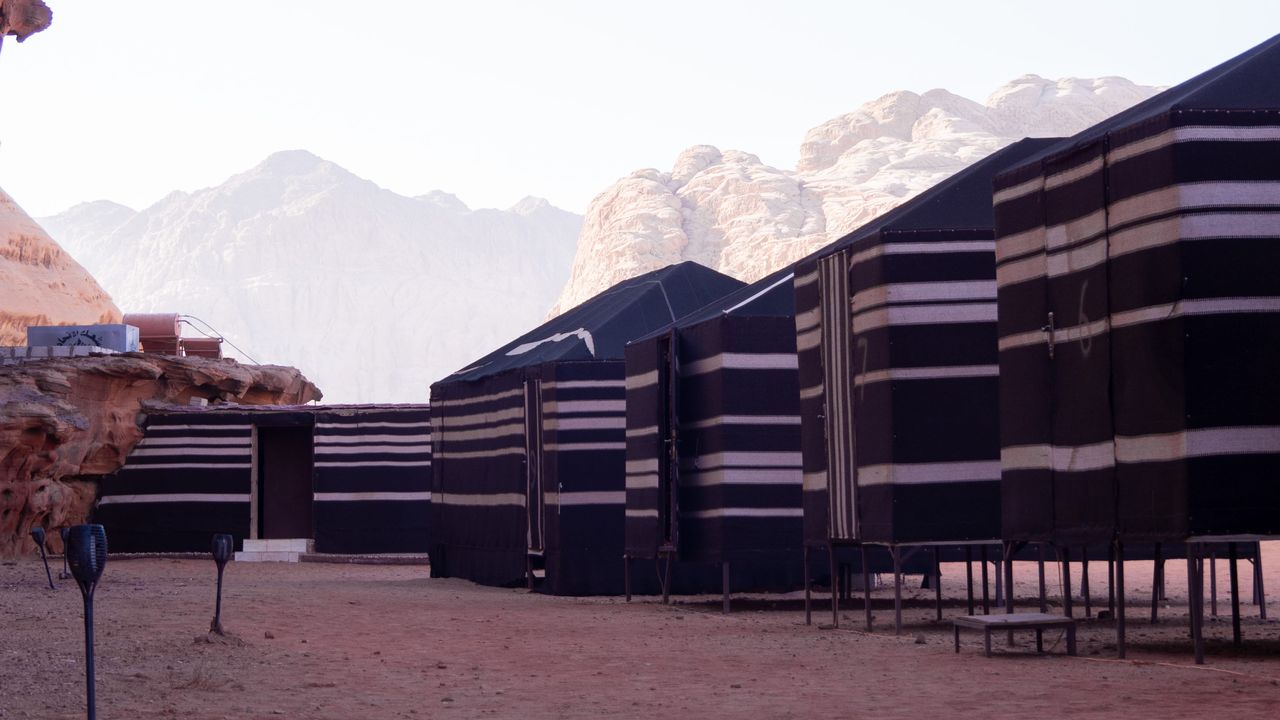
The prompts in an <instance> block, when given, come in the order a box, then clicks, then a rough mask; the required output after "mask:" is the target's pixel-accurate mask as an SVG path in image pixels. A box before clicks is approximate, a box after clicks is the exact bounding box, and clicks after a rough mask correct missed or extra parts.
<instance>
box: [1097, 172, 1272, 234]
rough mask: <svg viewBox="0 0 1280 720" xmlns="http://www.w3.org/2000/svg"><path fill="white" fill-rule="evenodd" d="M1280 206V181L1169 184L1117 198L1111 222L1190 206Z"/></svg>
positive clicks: (1122, 222) (1111, 208)
mask: <svg viewBox="0 0 1280 720" xmlns="http://www.w3.org/2000/svg"><path fill="white" fill-rule="evenodd" d="M1271 205H1275V206H1280V182H1266V181H1256V182H1197V183H1184V184H1182V185H1169V186H1166V187H1163V188H1160V189H1159V190H1152V191H1151V192H1145V193H1142V194H1141V195H1135V196H1133V197H1129V198H1125V199H1123V200H1117V201H1116V202H1114V203H1112V204H1111V205H1110V206H1109V207H1108V208H1107V217H1108V218H1109V219H1110V222H1111V225H1113V226H1115V225H1125V224H1128V223H1130V222H1135V221H1138V220H1142V219H1144V218H1149V217H1154V216H1157V215H1164V214H1166V213H1170V212H1173V211H1175V210H1185V209H1188V208H1209V207H1224V208H1225V207H1230V208H1239V209H1245V208H1248V207H1249V206H1262V207H1266V206H1271Z"/></svg>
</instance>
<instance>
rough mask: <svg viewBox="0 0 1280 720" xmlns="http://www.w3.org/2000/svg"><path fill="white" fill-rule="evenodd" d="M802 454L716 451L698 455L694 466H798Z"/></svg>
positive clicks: (801, 460) (694, 460)
mask: <svg viewBox="0 0 1280 720" xmlns="http://www.w3.org/2000/svg"><path fill="white" fill-rule="evenodd" d="M802 458H803V456H802V455H801V453H798V452H734V451H728V452H718V453H709V454H707V455H699V456H697V457H696V458H694V459H693V466H694V467H706V468H713V467H800V465H801V464H802V462H803V459H802Z"/></svg>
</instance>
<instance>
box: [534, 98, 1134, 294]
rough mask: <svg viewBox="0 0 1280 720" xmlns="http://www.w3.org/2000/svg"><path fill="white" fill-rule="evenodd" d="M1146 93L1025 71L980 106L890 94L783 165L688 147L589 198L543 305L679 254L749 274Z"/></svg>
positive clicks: (835, 122)
mask: <svg viewBox="0 0 1280 720" xmlns="http://www.w3.org/2000/svg"><path fill="white" fill-rule="evenodd" d="M1157 90H1158V88H1152V87H1145V86H1141V85H1135V84H1133V83H1131V82H1129V81H1128V80H1124V79H1122V78H1114V77H1110V78H1099V79H1085V80H1081V79H1075V78H1068V79H1065V80H1057V81H1054V80H1046V79H1044V78H1041V77H1037V76H1035V75H1027V76H1024V77H1021V78H1018V79H1016V80H1014V81H1012V82H1010V83H1008V84H1006V85H1004V86H1003V87H1001V88H999V89H997V90H996V91H995V92H994V93H992V94H991V96H990V97H988V98H987V101H986V102H985V103H978V102H974V101H973V100H969V99H966V98H963V97H960V96H958V95H955V94H952V93H949V92H947V91H946V90H930V91H929V92H926V93H923V94H919V93H914V92H895V93H891V94H889V95H885V96H884V97H882V98H880V99H878V100H875V101H873V102H869V103H867V104H865V105H863V106H862V107H861V108H859V109H858V110H856V111H854V112H851V113H849V114H847V115H841V116H840V117H837V118H833V119H831V120H828V121H827V122H825V123H823V124H821V125H819V126H817V127H815V128H813V129H812V130H810V131H809V132H808V133H806V134H805V137H804V141H803V143H802V144H801V146H800V155H799V161H798V162H797V164H796V167H795V169H794V170H787V169H780V168H775V167H771V166H769V165H766V164H764V163H762V162H761V161H760V159H759V158H758V157H756V156H755V155H752V154H750V153H746V152H739V151H736V150H725V151H723V152H722V151H720V150H718V149H717V148H714V147H711V146H709V145H696V146H694V147H691V148H689V149H688V150H685V151H684V152H683V153H681V155H680V156H679V157H678V158H676V161H675V165H674V166H673V167H672V169H671V170H670V171H669V172H662V171H659V170H654V169H645V170H639V171H637V172H634V173H632V174H631V175H630V176H629V177H625V178H623V179H621V180H619V181H618V182H617V183H616V184H614V186H613V187H611V188H609V189H608V190H606V191H605V192H603V193H601V194H600V195H599V196H598V197H596V198H595V200H593V201H592V203H591V206H590V207H589V208H588V209H587V214H586V217H585V218H584V219H583V225H582V233H581V234H580V235H579V237H578V248H577V254H576V256H575V258H574V262H573V270H572V271H571V275H570V278H569V282H568V284H567V285H566V286H565V288H564V291H563V292H562V293H561V295H560V301H559V303H558V304H557V306H556V308H555V309H554V310H553V311H552V314H555V313H557V312H559V311H562V310H565V309H568V308H571V307H573V306H574V305H576V304H578V303H580V302H582V301H583V300H585V299H587V298H589V297H591V296H592V295H595V294H596V293H598V292H600V291H601V290H603V289H604V288H606V287H609V286H610V285H613V284H614V283H617V282H621V281H622V280H625V279H627V278H629V277H634V276H636V275H639V274H642V273H646V272H649V271H650V270H655V269H657V268H660V267H663V266H665V265H669V264H671V263H678V262H681V261H684V260H696V261H697V262H700V263H702V264H704V265H707V266H708V267H713V268H716V269H717V270H719V271H720V272H723V273H726V274H728V275H732V276H734V277H736V278H738V279H740V280H746V281H748V282H750V281H753V280H756V279H758V278H760V277H762V276H764V275H766V274H768V273H770V272H772V271H773V270H775V269H777V268H779V267H781V266H783V265H786V264H787V263H789V262H792V261H794V260H797V259H799V258H800V257H802V256H804V255H806V254H808V253H810V252H812V251H814V250H816V249H818V248H819V247H822V246H823V245H826V244H827V243H829V242H832V241H834V240H836V239H838V238H839V237H841V236H842V235H845V234H847V233H849V232H850V231H852V230H855V229H857V228H858V227H859V226H861V225H862V224H864V223H866V222H868V221H869V220H871V219H872V218H874V217H876V216H877V215H880V214H881V213H883V212H885V211H886V210H889V209H891V208H893V207H895V206H896V205H898V204H899V203H902V202H903V201H905V200H907V199H909V198H911V197H912V196H913V195H915V194H916V193H918V192H920V191H922V190H924V189H926V188H928V187H930V186H932V185H934V184H936V183H937V182H939V181H940V180H943V179H945V178H946V177H948V176H950V175H952V174H953V173H955V172H957V171H959V170H960V169H962V168H964V167H965V166H967V165H969V164H970V163H973V162H975V161H977V160H980V159H981V158H984V157H986V156H987V155H989V154H991V153H993V152H995V151H996V150H999V149H1000V148H1002V147H1004V146H1005V145H1008V144H1009V143H1011V142H1013V141H1015V140H1018V139H1021V138H1023V137H1028V136H1030V137H1052V136H1060V135H1071V134H1074V133H1076V132H1078V131H1080V130H1082V129H1084V128H1086V127H1088V126H1089V125H1092V124H1094V123H1096V122H1098V121H1100V120H1103V119H1104V118H1106V117H1109V116H1110V115H1113V114H1115V113H1117V112H1119V111H1121V110H1123V109H1125V108H1127V107H1129V106H1130V105H1133V104H1135V103H1137V102H1139V101H1141V100H1144V99H1146V98H1147V97H1150V96H1151V95H1153V94H1155V92H1156V91H1157Z"/></svg>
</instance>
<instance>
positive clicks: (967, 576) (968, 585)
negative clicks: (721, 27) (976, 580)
mask: <svg viewBox="0 0 1280 720" xmlns="http://www.w3.org/2000/svg"><path fill="white" fill-rule="evenodd" d="M964 581H965V589H966V591H967V595H966V598H967V602H968V610H969V614H970V615H972V614H973V546H972V545H965V546H964Z"/></svg>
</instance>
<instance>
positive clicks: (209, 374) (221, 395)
mask: <svg viewBox="0 0 1280 720" xmlns="http://www.w3.org/2000/svg"><path fill="white" fill-rule="evenodd" d="M191 398H205V399H207V400H209V401H210V402H232V403H240V404H244V405H294V404H301V403H306V402H310V401H312V400H317V399H319V398H320V391H319V390H318V389H317V388H316V386H315V385H313V384H311V382H310V381H308V380H307V379H306V378H305V377H303V376H302V373H300V372H299V371H298V370H295V369H294V368H288V367H280V366H273V365H262V366H251V365H241V364H238V363H236V362H235V361H233V360H207V359H202V358H194V357H187V358H176V357H162V356H157V355H143V354H141V353H129V354H124V355H99V356H93V357H88V358H72V359H50V360H34V361H30V362H26V363H23V364H19V365H9V366H4V367H0V557H4V556H12V555H15V554H22V553H33V552H35V551H36V550H35V546H34V545H33V544H32V542H31V540H30V539H29V537H28V533H29V532H30V529H31V527H33V526H35V525H42V526H44V527H46V528H50V529H53V528H58V527H62V526H64V525H68V524H76V523H81V522H84V521H85V519H86V518H87V517H88V514H89V510H90V507H91V506H92V504H93V500H94V497H95V492H96V486H95V483H94V478H96V477H99V476H102V475H107V474H110V473H112V472H114V471H115V470H116V469H118V468H119V467H120V466H121V465H122V464H123V463H124V459H125V457H126V456H127V455H128V454H129V452H130V451H131V450H133V447H134V445H136V444H137V443H138V441H139V440H140V439H141V438H142V431H141V428H140V427H139V425H138V422H137V421H138V415H139V411H141V410H142V409H143V408H144V407H146V406H148V405H151V404H155V403H161V404H164V403H177V404H184V405H185V404H187V403H188V402H189V401H190V399H191ZM49 544H50V547H52V548H53V549H54V550H55V551H58V550H60V546H61V540H60V538H59V537H58V533H56V532H50V533H49Z"/></svg>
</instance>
